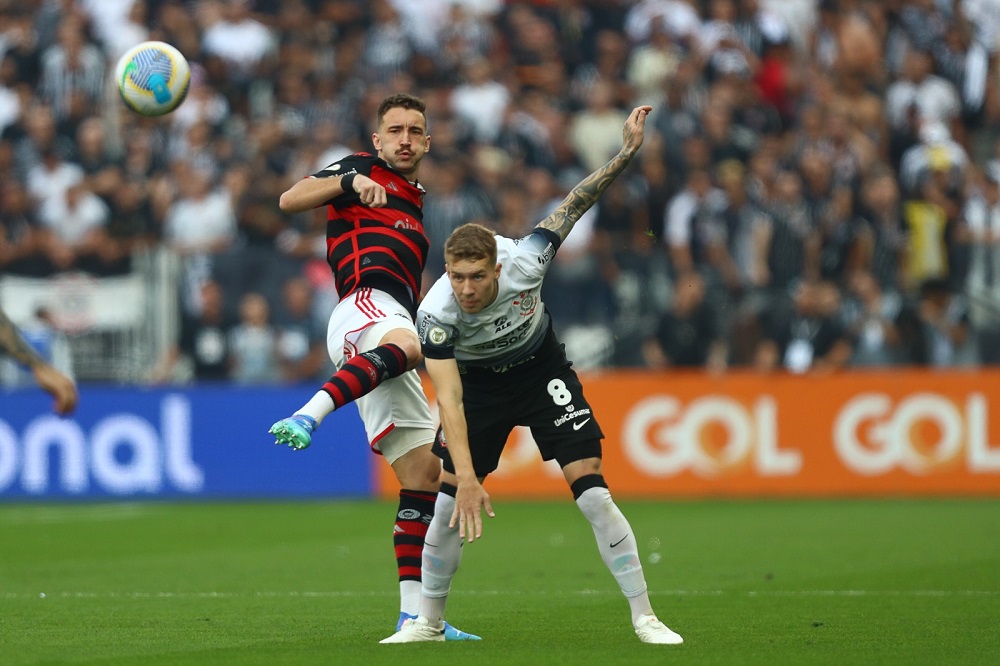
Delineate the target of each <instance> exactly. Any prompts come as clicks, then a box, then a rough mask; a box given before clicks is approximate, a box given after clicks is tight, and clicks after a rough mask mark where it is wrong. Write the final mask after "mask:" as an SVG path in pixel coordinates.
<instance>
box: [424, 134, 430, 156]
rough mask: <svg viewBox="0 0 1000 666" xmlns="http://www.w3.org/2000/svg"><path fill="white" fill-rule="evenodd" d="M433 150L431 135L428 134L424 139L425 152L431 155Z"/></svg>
mask: <svg viewBox="0 0 1000 666" xmlns="http://www.w3.org/2000/svg"><path fill="white" fill-rule="evenodd" d="M430 150H431V135H430V134H428V135H427V136H426V137H424V152H425V153H429V152H430Z"/></svg>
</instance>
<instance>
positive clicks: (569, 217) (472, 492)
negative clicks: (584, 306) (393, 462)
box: [382, 106, 683, 644]
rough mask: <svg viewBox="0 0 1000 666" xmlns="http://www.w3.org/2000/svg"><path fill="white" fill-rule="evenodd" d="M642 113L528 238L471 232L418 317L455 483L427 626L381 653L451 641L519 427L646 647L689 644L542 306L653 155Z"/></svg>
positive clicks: (436, 542)
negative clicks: (549, 286) (627, 177)
mask: <svg viewBox="0 0 1000 666" xmlns="http://www.w3.org/2000/svg"><path fill="white" fill-rule="evenodd" d="M651 110H652V108H651V107H649V106H640V107H637V108H636V109H634V110H633V111H632V113H631V114H630V115H629V117H628V120H627V121H626V122H625V128H624V131H623V142H622V148H621V151H620V152H619V153H618V154H617V155H616V156H615V157H614V158H613V159H612V160H611V161H609V162H608V163H607V164H605V165H604V166H603V167H601V168H600V169H598V170H597V171H595V172H594V173H592V174H591V175H590V176H588V177H587V178H586V179H584V180H583V181H582V182H581V183H580V184H578V185H577V186H576V187H575V188H574V189H573V191H572V192H570V193H569V194H568V195H567V197H566V199H565V200H564V201H563V202H562V204H561V205H560V206H559V207H558V208H557V209H556V210H555V212H553V213H552V214H551V215H549V216H548V217H547V218H546V219H544V220H542V222H540V223H539V224H538V226H536V227H535V229H534V231H533V232H532V233H531V234H529V235H528V236H525V237H524V238H520V239H516V240H512V239H510V238H504V237H502V236H495V235H494V233H493V232H492V231H490V230H489V229H487V228H486V227H483V226H480V225H477V224H467V225H464V226H462V227H459V228H458V229H456V230H455V231H454V232H453V233H452V234H451V236H450V237H449V238H448V241H447V243H446V244H445V260H446V261H447V265H446V274H445V275H444V276H442V277H441V279H439V280H438V281H437V282H436V283H435V284H434V286H433V287H431V289H430V291H429V292H428V294H427V296H426V297H425V298H424V300H423V302H422V303H421V305H420V310H419V312H418V313H417V324H418V330H419V333H420V341H421V347H422V350H423V354H424V358H425V363H426V366H427V373H428V374H429V376H430V378H431V381H432V382H433V383H434V390H435V393H436V394H437V400H438V407H439V409H440V415H441V428H440V429H439V430H438V436H437V439H436V441H435V445H434V450H435V452H436V453H438V455H440V456H441V457H442V459H443V460H444V476H443V483H442V485H441V491H440V492H439V493H438V497H437V506H436V507H435V512H434V518H433V520H432V521H431V525H430V528H429V529H428V531H427V540H426V543H425V545H424V553H423V565H422V570H421V578H422V581H423V584H422V597H421V605H420V615H419V616H418V617H417V618H416V619H412V620H407V621H406V622H404V623H403V625H402V627H401V628H400V629H399V631H397V632H396V633H395V634H393V635H392V636H390V637H388V638H386V639H384V640H383V641H382V643H411V642H422V641H438V640H444V635H443V631H444V609H445V604H446V602H447V598H448V592H449V590H450V589H451V581H452V578H453V577H454V575H455V572H456V571H457V569H458V563H459V560H460V558H461V552H462V541H463V539H464V538H466V537H467V538H468V540H469V541H474V540H475V539H476V538H478V537H481V536H482V529H483V521H482V511H483V510H485V512H486V513H487V515H490V516H492V515H494V514H493V508H492V506H491V504H490V499H489V495H488V494H487V493H486V491H485V489H484V488H483V486H482V481H483V479H484V478H485V477H486V476H487V475H488V474H489V473H490V472H492V471H494V470H495V469H496V468H497V465H498V463H499V461H500V454H501V452H502V451H503V448H504V444H505V443H506V441H507V437H508V436H509V435H510V433H511V431H512V430H513V429H514V427H515V426H518V425H523V426H527V427H529V428H530V429H531V433H532V435H533V437H534V439H535V441H536V442H537V443H538V448H539V450H540V451H541V454H542V458H544V459H545V460H553V459H555V460H556V461H558V463H559V465H560V467H561V468H562V471H563V475H564V476H565V477H566V482H567V483H568V484H569V486H570V489H571V490H572V492H573V497H574V498H575V499H576V503H577V505H578V506H579V507H580V510H581V511H582V512H583V515H584V516H586V518H587V520H588V521H590V524H591V526H592V527H593V529H594V536H595V537H596V538H597V546H598V549H599V550H600V553H601V557H602V558H603V559H604V563H605V564H606V565H607V567H608V569H609V570H610V571H611V573H612V574H613V575H614V577H615V579H616V580H617V582H618V585H619V586H620V587H621V590H622V592H623V593H624V594H625V596H626V598H627V599H628V602H629V606H630V607H631V611H632V627H633V629H634V630H635V633H636V635H637V636H638V637H639V640H641V641H642V642H644V643H659V644H678V643H682V642H683V639H682V638H681V637H680V636H679V635H678V634H676V633H674V632H673V631H671V630H670V629H669V628H667V627H666V626H665V625H664V624H663V623H662V622H660V621H659V620H658V619H657V617H656V615H655V613H654V612H653V608H652V606H651V605H650V602H649V595H648V593H647V591H646V581H645V577H644V575H643V571H642V564H641V563H640V561H639V552H638V547H637V545H636V538H635V534H634V533H633V532H632V528H631V526H630V525H629V523H628V520H626V518H625V516H624V515H622V512H621V511H620V510H619V509H618V507H617V506H616V505H615V502H614V500H613V499H612V498H611V494H610V492H609V491H608V486H607V483H605V481H604V476H603V475H602V473H601V439H603V437H604V434H603V432H601V428H600V426H599V425H598V424H597V419H596V417H595V416H594V414H593V412H592V411H591V408H590V405H589V404H588V403H587V399H586V398H585V397H584V395H583V387H582V386H581V384H580V380H579V378H578V377H577V375H576V372H575V371H574V370H573V368H572V367H571V364H570V362H569V361H568V360H567V359H566V354H565V351H564V348H563V345H561V344H560V343H559V341H558V340H557V339H556V336H555V333H554V332H553V330H552V322H551V320H550V318H549V315H548V314H547V312H546V311H545V307H544V305H543V304H542V302H541V300H540V298H539V295H540V293H541V288H542V280H543V278H544V277H545V273H546V271H547V270H548V268H549V266H550V265H551V263H552V259H553V257H554V256H555V253H556V251H557V250H558V249H559V245H560V243H562V241H564V240H565V239H566V236H567V234H569V232H570V230H571V229H572V228H573V225H574V224H575V223H576V222H577V220H579V219H580V217H581V216H582V215H583V213H584V212H586V211H587V210H588V209H589V208H590V207H591V206H593V205H594V202H596V201H597V199H598V197H600V195H601V193H603V192H604V190H606V189H607V188H608V186H609V185H610V184H611V182H612V181H613V180H614V179H615V178H616V177H618V175H619V174H621V173H622V171H624V169H625V167H626V166H627V165H628V164H629V162H630V161H631V160H632V157H633V156H634V155H635V153H636V151H638V150H639V146H641V145H642V139H643V128H644V126H645V121H646V116H647V114H648V113H649V112H650V111H651Z"/></svg>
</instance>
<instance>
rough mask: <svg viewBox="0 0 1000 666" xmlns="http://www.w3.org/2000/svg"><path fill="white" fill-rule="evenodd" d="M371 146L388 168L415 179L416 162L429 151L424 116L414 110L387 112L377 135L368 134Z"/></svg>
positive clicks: (429, 140)
mask: <svg viewBox="0 0 1000 666" xmlns="http://www.w3.org/2000/svg"><path fill="white" fill-rule="evenodd" d="M372 143H373V144H374V145H375V149H376V150H377V151H378V156H379V157H381V158H382V159H383V160H385V161H386V163H387V164H388V165H389V166H391V167H392V168H394V169H396V170H397V171H400V172H402V173H403V174H405V175H407V176H409V177H410V178H411V179H415V178H416V176H417V167H418V166H419V165H420V160H422V159H423V157H424V153H426V152H427V151H428V150H430V147H431V137H430V135H428V134H427V121H426V120H425V119H424V114H422V113H420V112H419V111H417V110H416V109H404V108H401V107H395V108H392V109H389V110H388V111H386V112H385V115H384V116H382V123H381V125H379V128H378V132H375V133H374V134H372Z"/></svg>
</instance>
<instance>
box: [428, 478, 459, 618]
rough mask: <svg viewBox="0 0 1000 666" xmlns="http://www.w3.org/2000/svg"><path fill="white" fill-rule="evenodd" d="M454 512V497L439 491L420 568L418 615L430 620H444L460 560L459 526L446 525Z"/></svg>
mask: <svg viewBox="0 0 1000 666" xmlns="http://www.w3.org/2000/svg"><path fill="white" fill-rule="evenodd" d="M454 511H455V498H454V497H452V496H451V495H446V494H445V493H443V492H442V493H438V498H437V503H436V505H435V507H434V519H433V520H432V521H431V526H430V528H429V529H428V530H427V542H426V543H425V544H424V557H423V568H422V570H421V572H422V574H423V600H422V601H421V602H420V614H421V615H423V616H424V617H425V618H427V620H428V621H430V622H431V623H440V622H442V621H444V608H445V605H446V604H447V603H448V592H450V591H451V581H452V579H453V578H454V577H455V572H456V571H458V564H459V562H461V561H462V537H461V536H459V533H458V525H456V526H455V527H454V528H450V527H448V523H449V522H451V514H452V513H453V512H454Z"/></svg>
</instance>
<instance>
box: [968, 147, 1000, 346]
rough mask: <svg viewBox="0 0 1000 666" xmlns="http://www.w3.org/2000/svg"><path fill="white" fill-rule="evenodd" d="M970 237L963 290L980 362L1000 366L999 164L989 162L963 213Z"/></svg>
mask: <svg viewBox="0 0 1000 666" xmlns="http://www.w3.org/2000/svg"><path fill="white" fill-rule="evenodd" d="M965 219H966V220H967V221H968V225H969V232H970V234H971V235H972V240H973V247H972V252H973V254H972V258H971V262H970V265H969V278H968V282H967V285H966V291H967V294H968V298H969V319H970V322H971V323H972V324H973V325H974V326H975V327H976V329H977V331H978V339H979V355H980V360H981V361H982V362H984V363H992V364H996V363H1000V162H997V161H996V160H991V161H990V162H989V163H988V164H987V165H986V167H985V169H984V170H983V174H982V182H981V183H980V186H979V187H978V188H977V192H976V193H975V194H974V195H973V196H972V197H970V199H969V202H968V204H967V205H966V210H965Z"/></svg>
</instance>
